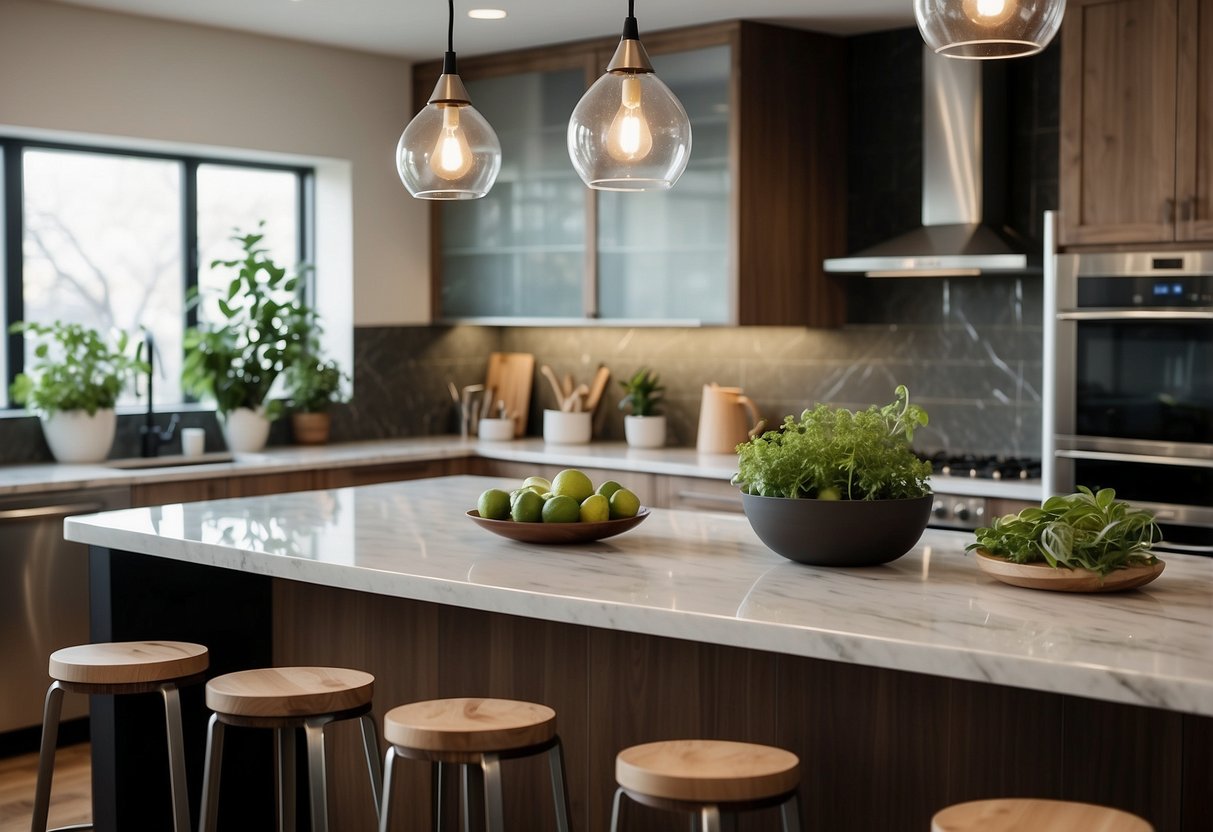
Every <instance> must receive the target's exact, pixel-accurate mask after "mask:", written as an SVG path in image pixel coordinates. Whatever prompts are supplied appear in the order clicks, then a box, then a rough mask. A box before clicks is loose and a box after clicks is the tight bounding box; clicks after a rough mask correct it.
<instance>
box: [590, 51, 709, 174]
mask: <svg viewBox="0 0 1213 832" xmlns="http://www.w3.org/2000/svg"><path fill="white" fill-rule="evenodd" d="M568 145H569V158H571V159H572V160H573V168H574V169H576V171H577V174H578V175H579V176H580V177H581V179H582V181H584V182H585V184H587V185H589V186H590V187H591V188H596V189H598V190H604V191H664V190H668V189H669V188H671V187H672V186H673V185H674V183H675V182H677V181H678V177H679V176H681V175H682V172H683V171H684V170H686V166H687V160H688V159H690V157H691V121H690V119H688V118H687V114H686V110H684V109H683V108H682V104H681V103H679V101H678V99H677V98H676V97H675V96H674V93H672V92H670V88H669V87H667V86H666V85H665V84H664V83H662V81H661V79H660V78H658V77H657V76H656V75H654V74H653V73H651V72H621V71H611V72H607V73H606V74H605V75H603V76H602V77H601V78H599V79H598V80H597V81H595V82H594V85H593V86H592V87H590V88H589V90H587V91H586V94H585V95H584V96H582V98H581V101H579V102H578V103H577V106H576V107H575V108H574V109H573V115H572V117H571V118H570V119H569V132H568Z"/></svg>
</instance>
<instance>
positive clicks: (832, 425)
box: [733, 386, 932, 566]
mask: <svg viewBox="0 0 1213 832" xmlns="http://www.w3.org/2000/svg"><path fill="white" fill-rule="evenodd" d="M925 424H927V414H926V411H924V410H923V409H922V408H921V407H919V406H917V405H913V404H910V399H909V391H907V390H906V388H905V387H904V386H899V387H898V388H897V390H896V399H895V400H894V401H893V402H892V403H891V404H887V405H885V406H884V407H876V406H875V405H873V406H872V407H869V408H868V409H867V410H862V411H858V412H854V413H853V412H851V411H850V410H846V409H844V408H835V407H830V406H829V405H824V404H821V405H818V406H817V407H815V408H814V409H812V410H805V411H804V412H803V413H802V414H801V416H800V419H796V418H794V417H792V416H788V417H786V418H785V419H784V421H783V424H782V425H781V426H780V427H779V428H778V429H777V430H771V431H767V432H766V433H763V434H762V435H761V436H756V437H754V438H753V439H751V440H750V441H748V442H745V443H743V444H741V445H738V446H737V455H738V471H737V474H736V475H735V476H734V477H733V482H734V483H735V484H736V485H738V486H740V487H741V490H742V504H743V505H744V507H745V513H746V517H747V518H749V520H750V525H751V526H752V527H753V528H754V531H755V532H756V533H757V534H758V537H759V538H760V539H761V540H762V542H763V543H765V544H766V545H767V546H769V547H770V548H771V549H773V550H774V551H776V552H778V553H779V554H781V555H783V556H784V557H787V558H790V559H791V560H796V561H800V562H802V563H811V564H815V565H819V566H864V565H870V564H877V563H886V562H888V561H890V560H894V559H896V558H899V557H901V556H902V555H904V554H905V553H906V552H907V551H909V549H910V548H911V547H913V545H914V544H915V543H916V542H917V541H918V538H919V537H921V536H922V532H923V529H925V528H926V525H927V521H928V520H929V519H930V514H931V503H932V496H931V492H930V485H929V478H930V476H931V465H930V463H928V462H924V461H922V460H920V459H919V458H918V457H917V456H916V455H915V454H914V452H913V451H912V450H911V448H910V442H911V441H912V440H913V438H914V430H915V429H916V428H918V427H920V426H922V425H925Z"/></svg>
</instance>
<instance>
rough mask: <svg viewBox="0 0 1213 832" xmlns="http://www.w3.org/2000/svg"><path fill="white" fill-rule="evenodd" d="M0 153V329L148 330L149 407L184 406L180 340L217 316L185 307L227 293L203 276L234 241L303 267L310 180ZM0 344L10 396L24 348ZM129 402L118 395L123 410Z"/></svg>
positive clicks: (219, 274)
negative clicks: (248, 236) (0, 172)
mask: <svg viewBox="0 0 1213 832" xmlns="http://www.w3.org/2000/svg"><path fill="white" fill-rule="evenodd" d="M0 151H2V152H3V154H4V160H5V161H4V166H3V169H4V173H5V176H4V185H3V188H4V217H5V225H4V228H5V231H6V233H5V235H4V238H3V239H4V241H5V243H6V245H7V247H8V248H7V251H6V252H5V257H4V258H3V262H4V264H5V265H6V268H5V269H4V271H3V272H0V277H2V279H3V281H4V283H5V287H6V291H5V292H4V298H5V301H6V303H5V308H4V318H5V323H6V326H7V325H11V324H12V322H14V321H18V320H29V321H41V322H50V321H54V320H64V321H71V322H76V323H81V324H85V325H87V326H91V327H94V328H96V329H98V330H100V331H102V332H107V331H112V330H117V329H121V330H125V331H126V332H128V333H130V334H131V335H132V337H138V335H139V334H140V332H141V331H142V330H144V329H146V330H147V331H149V332H150V333H151V334H152V335H153V336H154V339H155V344H156V356H155V358H156V364H157V370H156V379H155V400H156V401H155V403H156V404H157V405H159V406H166V407H168V406H172V405H175V404H180V403H181V402H182V401H183V400H184V397H183V395H182V392H181V384H180V375H181V359H182V346H181V344H182V336H183V334H184V331H185V328H186V327H187V326H189V325H191V324H192V323H194V321H195V320H196V319H197V318H202V319H203V320H205V319H207V318H208V317H211V316H213V315H214V314H215V313H214V311H213V310H211V311H210V313H209V314H208V310H207V309H206V307H205V306H203V307H201V308H200V309H199V310H197V311H194V310H190V309H187V306H186V303H185V298H186V293H187V292H188V291H189V290H190V288H191V287H194V286H197V287H199V288H200V289H201V290H202V291H203V292H204V293H205V292H206V291H207V290H208V289H214V288H218V287H221V286H226V285H227V283H228V281H229V280H230V279H231V277H232V274H231V271H230V270H226V269H223V268H222V267H220V268H219V269H218V270H214V269H212V268H211V267H210V264H211V262H212V261H214V260H220V259H233V258H235V257H237V256H238V255H239V247H238V246H237V244H236V243H234V242H232V241H231V239H230V238H231V236H232V234H233V233H234V231H235V230H236V229H239V230H240V231H241V232H246V231H252V230H255V229H256V228H257V224H258V223H259V222H261V221H264V222H265V229H264V233H265V235H266V239H265V245H266V247H267V248H268V249H269V250H270V253H271V255H272V256H273V258H274V259H275V260H276V261H277V262H278V263H279V264H282V265H284V266H287V267H288V268H293V267H294V266H295V265H296V264H297V263H299V262H301V261H302V260H304V259H305V253H306V251H307V241H306V240H305V239H304V228H305V223H304V221H303V206H304V204H305V199H304V189H305V188H306V187H307V186H308V183H309V181H310V178H311V171H310V170H308V169H304V168H291V167H276V166H270V165H261V164H251V163H243V162H239V163H238V162H231V161H226V160H208V159H199V158H195V157H187V156H172V155H166V154H148V153H141V152H135V151H116V150H110V149H93V148H83V147H75V146H64V145H51V144H43V143H36V142H22V141H17V140H2V139H0ZM187 252H196V254H195V256H193V257H189V256H187ZM0 343H2V344H4V345H6V349H0V366H3V367H4V370H5V378H6V381H7V382H11V381H12V379H13V377H14V376H15V375H16V374H17V373H19V372H21V370H22V367H23V366H24V357H25V351H26V345H25V343H24V342H23V341H22V339H21V338H20V337H12V336H10V337H9V338H7V339H4V340H3V341H2V342H0ZM7 387H8V384H7V383H6V384H5V385H4V388H5V389H4V391H3V393H2V395H0V402H3V403H4V404H5V405H7V404H8V401H7V395H8V392H7ZM136 401H138V397H137V396H136V394H135V392H134V391H128V393H127V394H126V396H125V397H124V399H123V400H121V401H120V404H133V403H135V402H136Z"/></svg>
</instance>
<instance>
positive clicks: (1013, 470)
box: [924, 451, 1040, 480]
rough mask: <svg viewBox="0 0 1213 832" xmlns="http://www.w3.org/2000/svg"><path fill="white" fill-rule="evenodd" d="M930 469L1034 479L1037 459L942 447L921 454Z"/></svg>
mask: <svg viewBox="0 0 1213 832" xmlns="http://www.w3.org/2000/svg"><path fill="white" fill-rule="evenodd" d="M924 459H926V460H927V461H928V462H930V463H931V470H933V471H934V472H935V473H936V474H942V475H943V476H945V477H949V476H950V477H968V478H969V479H983V480H1038V479H1040V460H1039V459H1034V458H1032V457H1022V456H1020V457H1005V456H981V455H977V454H949V453H947V452H945V451H940V452H939V453H936V454H932V455H931V456H929V457H924Z"/></svg>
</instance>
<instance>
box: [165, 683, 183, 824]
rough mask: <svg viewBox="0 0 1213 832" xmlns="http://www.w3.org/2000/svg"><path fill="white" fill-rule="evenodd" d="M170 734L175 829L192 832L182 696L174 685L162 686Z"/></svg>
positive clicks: (169, 763) (169, 745)
mask: <svg viewBox="0 0 1213 832" xmlns="http://www.w3.org/2000/svg"><path fill="white" fill-rule="evenodd" d="M160 694H161V695H162V696H163V697H164V726H165V729H166V732H167V734H168V774H169V782H170V783H171V784H172V797H173V829H174V830H175V832H190V796H189V792H188V791H187V789H186V785H185V740H184V739H183V738H182V735H181V694H180V692H179V691H178V690H177V686H176V685H175V684H172V683H168V684H164V685H161V686H160Z"/></svg>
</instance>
